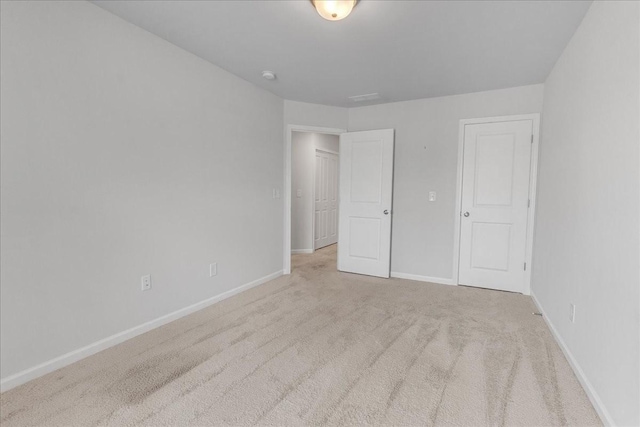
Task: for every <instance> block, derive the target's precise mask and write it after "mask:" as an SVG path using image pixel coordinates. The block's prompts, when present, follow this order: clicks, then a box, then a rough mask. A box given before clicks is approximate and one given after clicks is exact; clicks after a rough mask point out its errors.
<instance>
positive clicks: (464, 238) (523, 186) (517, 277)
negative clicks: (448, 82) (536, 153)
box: [458, 120, 533, 292]
mask: <svg viewBox="0 0 640 427" xmlns="http://www.w3.org/2000/svg"><path fill="white" fill-rule="evenodd" d="M532 127H533V122H532V121H531V120H521V121H507V122H497V123H482V124H471V125H466V126H465V128H464V154H463V158H464V160H463V161H464V163H463V176H462V205H461V206H462V209H461V216H460V221H461V222H460V264H459V267H458V269H459V270H458V274H459V276H458V281H459V283H460V284H462V285H469V286H477V287H482V288H492V289H499V290H506V291H512V292H522V291H523V288H524V281H525V254H526V237H527V221H528V213H529V180H530V174H531V147H532V131H533V129H532Z"/></svg>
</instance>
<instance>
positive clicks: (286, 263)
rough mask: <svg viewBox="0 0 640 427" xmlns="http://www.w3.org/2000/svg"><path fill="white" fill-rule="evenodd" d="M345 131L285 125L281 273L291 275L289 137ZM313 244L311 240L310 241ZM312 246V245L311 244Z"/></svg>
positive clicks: (343, 131) (333, 133)
mask: <svg viewBox="0 0 640 427" xmlns="http://www.w3.org/2000/svg"><path fill="white" fill-rule="evenodd" d="M346 131H347V130H346V129H338V128H325V127H318V126H304V125H287V128H286V135H285V136H286V138H285V140H284V191H283V193H284V232H283V235H284V236H283V242H282V247H283V257H282V272H283V274H291V136H292V134H293V132H307V133H325V134H329V135H340V134H341V133H345V132H346ZM314 198H315V196H314ZM312 242H313V240H312ZM312 244H313V243H312Z"/></svg>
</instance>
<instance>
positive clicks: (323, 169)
mask: <svg viewBox="0 0 640 427" xmlns="http://www.w3.org/2000/svg"><path fill="white" fill-rule="evenodd" d="M344 132H346V131H345V130H343V129H329V128H315V127H306V126H294V125H291V126H289V127H288V129H287V140H286V144H287V145H286V147H285V156H286V157H285V227H284V231H285V236H284V266H283V270H284V274H289V273H290V272H291V265H292V262H291V257H292V256H298V255H309V254H312V253H314V251H315V250H317V249H321V248H329V247H331V248H333V249H332V250H333V251H335V245H337V241H338V207H339V206H338V180H339V166H338V165H339V156H340V134H341V133H344ZM329 250H331V249H329ZM336 268H337V267H336Z"/></svg>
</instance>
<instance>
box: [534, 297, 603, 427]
mask: <svg viewBox="0 0 640 427" xmlns="http://www.w3.org/2000/svg"><path fill="white" fill-rule="evenodd" d="M531 299H532V300H533V303H534V304H535V305H536V307H538V311H540V313H542V318H543V319H544V321H545V323H546V324H547V326H548V327H549V330H551V334H552V335H553V337H554V338H555V340H556V342H557V343H558V345H559V346H560V349H561V350H562V352H563V353H564V356H565V357H566V358H567V360H568V361H569V365H570V366H571V369H573V372H574V373H575V374H576V377H577V378H578V381H580V384H581V385H582V388H583V389H584V391H585V392H586V393H587V396H589V400H590V401H591V404H592V405H593V407H594V408H595V410H596V412H597V413H598V415H599V416H600V420H601V421H602V422H603V423H604V425H605V426H610V427H613V426H615V423H614V422H613V418H611V414H609V411H607V408H606V407H605V406H604V404H603V403H602V399H600V396H599V395H598V393H597V392H596V391H595V389H594V388H593V386H592V385H591V382H590V381H589V379H588V378H587V377H586V375H585V374H584V372H583V371H582V368H581V367H580V365H579V364H578V361H577V360H576V359H575V357H573V354H572V353H571V351H570V350H569V347H567V345H566V344H565V342H564V340H563V339H562V337H561V336H560V334H559V333H558V330H557V329H556V328H555V326H553V323H551V320H550V319H549V317H548V316H547V313H546V312H545V311H544V309H543V308H542V306H541V305H540V302H539V301H538V299H537V298H536V296H535V295H534V294H533V292H531Z"/></svg>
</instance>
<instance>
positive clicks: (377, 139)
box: [338, 129, 393, 277]
mask: <svg viewBox="0 0 640 427" xmlns="http://www.w3.org/2000/svg"><path fill="white" fill-rule="evenodd" d="M392 192H393V129H383V130H372V131H365V132H350V133H343V134H342V135H340V221H339V222H340V224H339V228H340V233H339V241H338V270H340V271H346V272H350V273H359V274H367V275H370V276H379V277H389V271H390V262H391V201H392Z"/></svg>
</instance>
